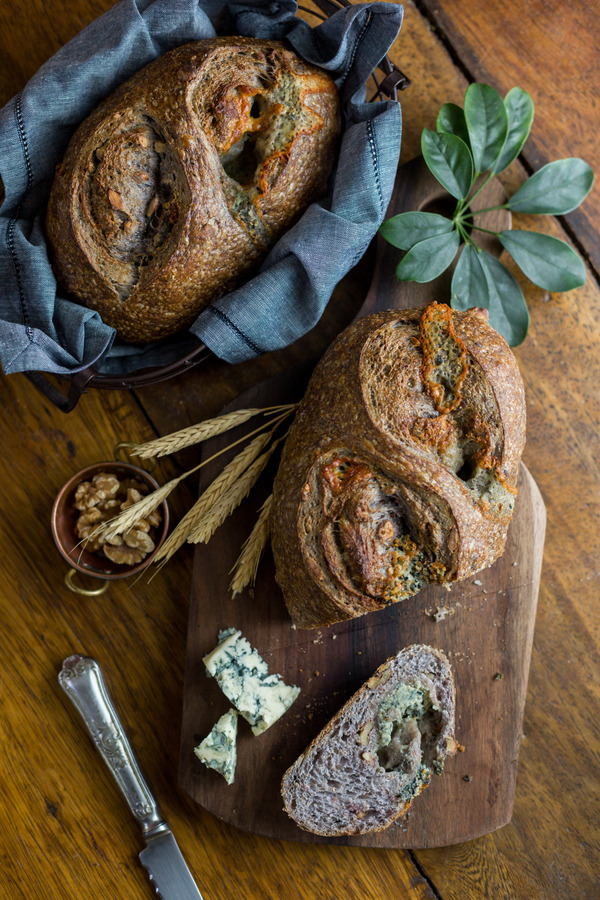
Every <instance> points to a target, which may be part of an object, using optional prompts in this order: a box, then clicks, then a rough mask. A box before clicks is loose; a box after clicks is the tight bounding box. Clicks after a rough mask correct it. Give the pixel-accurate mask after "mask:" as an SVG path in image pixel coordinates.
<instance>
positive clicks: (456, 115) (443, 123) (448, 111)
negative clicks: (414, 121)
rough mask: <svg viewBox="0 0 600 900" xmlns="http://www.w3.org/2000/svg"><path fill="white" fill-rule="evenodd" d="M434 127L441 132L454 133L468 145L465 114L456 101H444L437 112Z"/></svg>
mask: <svg viewBox="0 0 600 900" xmlns="http://www.w3.org/2000/svg"><path fill="white" fill-rule="evenodd" d="M435 127H436V128H437V130H438V132H440V133H441V134H455V135H456V136H457V137H459V138H460V139H461V140H462V141H464V142H465V144H466V145H467V147H470V144H469V131H468V129H467V123H466V122H465V114H464V112H463V110H462V107H460V106H457V105H456V103H444V105H443V106H442V108H441V109H440V111H439V113H438V117H437V121H436V124H435Z"/></svg>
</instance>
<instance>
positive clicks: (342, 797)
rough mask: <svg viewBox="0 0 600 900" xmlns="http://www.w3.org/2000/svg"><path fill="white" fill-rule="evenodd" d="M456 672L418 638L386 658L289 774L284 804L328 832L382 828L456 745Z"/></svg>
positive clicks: (309, 825)
mask: <svg viewBox="0 0 600 900" xmlns="http://www.w3.org/2000/svg"><path fill="white" fill-rule="evenodd" d="M454 708H455V699H454V680H453V677H452V671H451V669H450V665H449V663H448V660H447V659H446V657H445V656H444V654H443V653H442V652H441V651H440V650H434V649H433V648H432V647H427V646H424V645H421V644H415V645H413V646H411V647H407V648H406V649H405V650H401V651H400V653H398V654H397V655H396V656H393V657H392V658H391V659H389V660H388V661H387V662H386V663H384V664H383V665H382V666H380V667H379V668H378V669H377V671H376V672H375V674H374V675H373V676H372V677H371V678H370V679H369V680H368V681H367V682H366V684H364V685H363V686H362V687H361V688H360V690H358V691H357V693H356V694H354V696H353V697H351V698H350V700H348V702H347V703H346V704H345V706H343V707H342V709H341V710H340V711H339V712H338V713H337V714H336V715H335V716H334V717H333V719H332V720H331V721H330V722H329V723H328V724H327V725H326V726H325V728H324V729H323V731H322V732H321V733H320V734H319V735H318V736H317V737H316V738H315V740H314V741H313V742H312V744H311V745H310V746H309V747H308V749H307V750H305V751H304V753H303V754H302V755H301V756H300V758H299V759H298V760H297V761H296V762H295V763H294V764H293V766H291V767H290V768H289V769H288V770H287V772H286V773H285V775H284V776H283V780H282V784H281V795H282V797H283V801H284V806H285V811H286V812H287V813H288V815H289V816H291V818H292V819H294V821H295V822H296V823H297V824H298V825H299V826H300V828H303V829H304V830H306V831H311V832H313V833H315V834H322V835H342V834H363V833H365V832H368V831H382V830H383V829H384V828H387V827H388V826H389V825H391V823H392V822H393V821H394V820H395V819H397V818H399V817H400V816H402V815H404V814H405V813H406V812H407V811H408V808H409V806H410V805H411V803H412V801H413V800H414V798H415V797H416V796H418V794H420V792H421V791H422V790H423V788H424V787H426V786H427V785H428V784H429V782H430V779H431V775H432V773H436V774H438V775H439V774H441V772H442V769H443V767H444V761H445V759H446V758H447V757H448V756H452V755H453V754H454V753H455V752H456V748H457V744H456V741H455V739H454Z"/></svg>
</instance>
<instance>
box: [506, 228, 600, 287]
mask: <svg viewBox="0 0 600 900" xmlns="http://www.w3.org/2000/svg"><path fill="white" fill-rule="evenodd" d="M498 238H499V240H500V243H501V244H502V246H503V247H504V249H505V250H507V251H508V252H509V253H510V255H511V256H512V258H513V259H514V261H515V262H516V264H517V265H518V266H519V268H520V269H522V271H523V272H524V273H525V275H527V277H528V278H529V279H530V280H531V281H533V283H534V284H537V285H539V286H540V287H541V288H544V289H545V290H547V291H571V290H573V288H577V287H581V285H582V284H585V279H586V271H585V266H584V264H583V261H582V260H581V259H580V258H579V256H578V255H577V254H576V253H575V251H574V250H572V249H571V247H569V245H568V244H565V242H564V241H560V240H559V239H558V238H555V237H551V236H550V235H549V234H539V233H538V232H537V231H502V232H501V233H500V234H499V235H498Z"/></svg>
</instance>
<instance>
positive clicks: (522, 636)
mask: <svg viewBox="0 0 600 900" xmlns="http://www.w3.org/2000/svg"><path fill="white" fill-rule="evenodd" d="M437 190H438V187H437V184H436V183H434V182H432V180H431V179H430V177H429V174H428V172H427V171H426V170H425V169H424V167H423V165H422V162H421V161H415V163H412V164H409V165H408V166H405V167H403V168H402V169H401V170H400V172H399V177H398V181H397V185H396V191H395V194H394V197H393V199H392V202H391V204H390V209H389V210H388V215H391V214H393V212H394V211H395V210H402V209H415V208H418V207H419V206H420V207H421V208H423V207H425V208H428V209H435V208H436V204H437V202H438V199H439V202H440V203H442V202H443V197H441V198H438V197H437V195H436V192H437ZM495 199H496V198H495V197H494V196H493V195H492V196H490V194H489V193H487V194H482V196H481V197H480V202H483V203H485V204H486V205H487V206H489V205H493V202H494V200H495ZM490 201H492V202H490ZM496 202H497V201H496ZM438 208H439V207H438ZM486 215H487V216H488V222H487V224H486V226H485V227H489V226H490V224H493V223H490V221H489V215H490V214H486ZM494 215H497V214H494ZM502 227H506V225H504V224H503V225H502ZM397 258H398V252H397V251H394V250H393V248H389V247H388V245H385V244H383V242H382V244H381V245H380V246H379V247H378V265H377V267H376V269H375V272H374V278H373V284H372V287H371V290H370V291H369V294H368V296H367V298H366V300H365V304H364V305H363V307H362V309H361V313H360V314H361V315H362V314H365V313H366V312H371V311H374V310H375V309H383V308H391V307H395V308H408V307H411V306H417V305H424V304H425V303H427V302H429V301H431V300H433V299H440V300H443V299H444V298H445V297H447V296H448V276H442V278H441V279H438V282H437V283H431V284H428V285H413V284H411V285H406V284H405V285H402V284H399V283H398V282H397V281H396V279H395V277H394V274H393V273H394V268H395V264H396V263H397ZM310 368H311V366H308V367H307V369H306V370H301V371H294V372H289V373H286V374H285V375H282V376H278V377H277V378H275V379H271V380H270V381H268V382H266V383H264V384H262V385H259V386H258V387H256V388H253V389H252V390H251V391H249V392H247V393H246V394H244V395H243V396H241V397H240V398H238V399H237V400H236V401H235V402H234V403H232V404H231V405H230V407H228V409H233V408H245V407H250V406H270V405H272V404H274V403H281V402H289V401H293V400H296V399H299V398H300V396H301V395H302V392H303V389H304V386H305V384H306V381H307V379H308V376H309V373H310ZM244 427H245V428H246V430H249V429H248V427H247V426H244ZM242 432H243V428H242V429H241V430H240V432H232V433H230V434H229V435H227V436H226V437H225V438H219V439H215V440H214V441H213V442H212V443H211V445H210V446H209V447H208V448H207V452H208V453H209V455H210V454H212V453H214V452H215V450H216V449H219V447H222V446H224V445H225V444H227V443H229V442H230V441H231V439H232V438H235V437H237V436H238V433H242ZM275 465H276V463H275V462H274V466H275ZM222 466H223V458H221V459H220V461H219V462H217V463H215V464H211V466H207V467H206V469H205V470H204V474H203V478H202V483H201V486H200V488H201V490H202V489H204V487H206V486H207V485H208V484H209V483H210V481H211V480H212V478H213V477H215V475H216V474H217V473H218V472H219V471H220V470H221V468H222ZM273 474H274V467H272V468H271V469H270V470H268V471H266V472H265V475H264V476H263V478H262V480H261V482H259V484H258V485H257V486H256V488H255V489H254V490H253V491H252V493H251V495H250V497H249V499H248V500H247V501H246V502H245V503H244V504H243V505H242V506H241V507H240V508H239V510H237V511H236V513H235V514H234V515H232V516H231V517H230V518H229V519H228V520H227V523H226V524H225V525H224V526H222V527H221V528H220V529H219V530H218V531H217V533H216V534H215V536H214V537H213V538H212V540H211V542H210V543H209V544H208V545H200V546H198V547H197V549H196V552H195V557H194V570H193V579H192V591H191V601H190V614H189V626H188V638H187V659H186V671H185V683H184V703H183V722H182V736H181V754H180V768H179V783H180V785H181V787H182V788H183V789H184V790H185V791H186V792H187V793H188V794H189V795H190V796H191V797H192V798H193V799H194V800H195V801H196V802H198V803H199V804H201V805H202V806H203V807H204V808H205V809H207V810H209V811H210V812H212V813H213V814H214V815H215V816H217V817H218V818H220V819H222V820H223V821H225V822H227V823H230V824H232V825H235V826H237V827H239V828H242V829H244V830H246V831H250V832H254V833H256V834H260V835H265V836H269V837H274V838H283V839H289V840H299V841H313V842H319V843H331V844H349V845H357V846H371V847H390V848H402V847H404V848H414V849H416V848H424V847H439V846H445V845H448V844H453V843H459V842H463V841H467V840H470V839H472V838H475V837H478V836H479V835H482V834H486V833H487V832H489V831H493V830H494V829H496V828H499V827H501V826H502V825H505V824H506V823H507V822H509V821H510V818H511V814H512V807H513V801H514V793H515V781H516V770H517V759H518V753H519V746H520V741H521V728H522V721H523V711H524V705H525V694H526V690H527V679H528V672H529V660H530V654H531V645H532V639H533V629H534V621H535V609H536V602H537V595H538V588H539V579H540V570H541V561H542V551H543V541H544V529H545V510H544V504H543V501H542V499H541V496H540V493H539V491H538V489H537V487H536V485H535V482H534V481H533V479H532V478H531V476H530V474H529V473H528V471H527V469H526V468H525V467H524V466H521V471H520V477H519V496H518V498H517V503H516V507H515V513H514V516H513V520H512V522H511V525H510V529H509V534H508V540H507V546H506V550H505V553H504V555H503V556H502V557H501V559H499V560H498V561H497V562H496V563H495V564H494V565H493V566H492V567H491V568H489V569H487V570H486V571H484V572H482V573H480V574H479V575H477V576H476V577H475V578H472V579H469V580H468V581H465V582H462V583H458V584H455V585H452V586H451V588H450V589H446V588H445V587H443V586H432V587H428V588H426V589H424V590H423V591H421V592H420V593H419V594H418V595H416V596H415V597H412V598H410V599H408V600H405V601H403V602H402V603H399V604H397V605H394V606H392V607H388V608H386V609H384V610H381V611H379V612H375V613H371V614H369V615H367V616H363V617H361V618H358V619H354V620H352V621H350V622H344V623H339V624H337V625H334V626H330V627H327V628H318V629H314V630H301V629H296V628H294V627H293V626H292V625H291V622H290V619H289V617H288V614H287V611H286V608H285V605H284V603H283V599H282V596H281V593H280V591H279V589H278V588H277V586H276V584H275V580H274V568H273V561H272V557H271V554H270V552H268V553H266V554H265V556H264V558H263V560H262V561H261V564H260V567H259V572H258V577H257V581H256V586H255V588H254V590H252V591H245V592H244V593H243V594H241V595H238V596H237V597H236V598H232V597H231V593H230V591H229V589H228V586H229V582H230V579H231V575H230V572H231V569H232V567H233V565H234V563H235V561H236V559H237V556H238V554H239V550H240V548H241V545H242V543H243V541H244V540H245V539H246V537H247V536H248V534H249V533H250V531H251V529H252V526H253V525H254V523H255V521H256V517H257V510H258V509H259V507H260V505H261V504H262V502H263V500H264V499H265V497H266V496H267V495H268V494H269V493H270V490H271V485H272V478H273ZM230 627H235V628H239V629H240V630H241V631H242V633H243V634H244V635H245V636H246V637H247V638H248V640H249V641H250V642H251V644H252V645H253V646H254V647H256V649H257V650H258V651H259V653H260V654H261V655H262V656H263V658H264V659H265V661H266V662H267V664H268V666H269V670H270V671H272V672H277V673H279V674H281V675H282V677H283V678H284V680H285V681H286V683H288V684H296V685H298V686H299V687H300V688H301V694H300V696H299V698H298V699H297V700H296V702H295V704H294V705H293V706H292V708H291V709H290V710H289V711H288V712H287V713H286V714H285V716H284V717H283V718H282V719H280V720H279V722H277V723H276V724H275V725H273V726H272V727H271V728H270V729H269V730H267V731H266V732H265V733H264V734H262V735H260V736H258V737H255V736H254V735H253V734H252V732H251V731H250V727H249V726H248V725H247V723H245V722H244V721H243V720H240V727H239V735H238V764H237V770H236V777H235V782H234V784H232V785H227V784H226V783H225V781H224V780H223V778H222V777H221V776H220V775H218V774H217V773H215V772H213V771H210V770H208V769H207V768H206V767H205V766H203V765H202V764H201V763H200V761H199V760H198V759H197V758H196V757H195V756H194V753H193V748H194V746H196V745H197V744H198V743H199V742H200V740H202V738H203V737H205V736H206V734H208V732H209V731H210V729H211V728H212V727H213V725H214V723H215V722H216V721H217V719H218V718H219V716H220V715H222V713H224V712H226V710H227V709H228V708H229V703H228V701H227V699H226V698H225V696H224V695H223V694H222V693H221V691H220V689H219V688H218V686H217V684H216V682H215V681H214V679H212V678H209V677H208V676H207V674H206V671H205V668H204V663H203V661H202V659H203V656H204V655H205V654H206V653H208V652H209V651H210V650H212V649H213V648H214V646H215V645H216V642H217V634H218V632H219V631H220V630H221V629H223V628H230ZM413 643H425V644H430V645H431V646H434V647H439V648H441V649H442V650H444V651H445V653H446V654H447V656H448V658H449V660H450V663H451V665H452V668H453V672H454V677H455V682H456V698H457V700H456V703H457V721H456V736H457V739H458V741H459V743H460V744H461V745H462V746H463V747H464V751H462V752H459V753H458V754H457V755H456V756H455V757H454V758H453V759H451V760H448V762H447V763H446V767H445V771H444V774H443V775H442V776H441V777H437V776H434V778H433V780H432V783H431V784H430V786H429V787H428V788H427V790H425V791H424V792H423V793H422V794H421V796H420V797H418V798H417V799H416V800H415V802H414V804H413V807H412V809H411V810H410V812H409V814H408V816H406V817H405V818H404V819H401V820H400V821H399V822H398V823H397V824H395V825H392V826H391V827H390V828H389V829H387V830H386V831H383V832H380V833H377V834H369V835H364V836H361V837H349V838H322V837H319V836H316V835H312V834H309V833H307V832H304V831H302V830H301V829H299V828H298V827H297V826H296V825H295V824H294V822H293V821H292V820H291V819H289V818H288V817H287V815H286V814H285V813H284V812H283V809H282V805H283V804H282V801H281V796H280V792H279V790H280V782H281V777H282V775H283V773H284V772H285V770H286V769H287V767H288V766H289V765H291V764H292V763H293V762H294V760H295V759H296V758H297V757H298V756H299V755H300V753H301V752H302V751H303V750H304V749H305V748H306V747H307V746H308V744H309V743H310V742H311V740H312V739H313V738H314V737H315V736H316V735H317V734H318V732H319V731H320V730H321V728H322V727H323V726H324V725H325V724H326V723H327V722H328V721H329V719H330V718H331V716H332V715H333V714H334V713H335V712H337V710H338V709H339V708H340V707H341V706H342V705H343V703H345V701H346V700H347V699H348V698H349V697H350V696H351V695H352V694H353V693H354V692H355V691H356V690H357V689H358V688H359V687H360V685H361V684H362V683H363V682H364V681H365V680H366V679H367V678H369V676H370V675H371V674H372V673H373V672H374V671H375V669H376V668H377V667H378V666H379V665H380V664H381V663H382V662H384V661H385V660H386V659H387V658H388V657H389V656H392V655H393V654H395V653H397V652H398V650H399V649H401V648H402V647H406V646H408V645H409V644H413Z"/></svg>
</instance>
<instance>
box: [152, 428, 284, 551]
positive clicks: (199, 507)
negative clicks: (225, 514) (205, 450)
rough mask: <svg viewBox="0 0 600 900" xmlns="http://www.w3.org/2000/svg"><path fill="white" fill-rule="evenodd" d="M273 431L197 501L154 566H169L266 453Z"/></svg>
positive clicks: (227, 468)
mask: <svg viewBox="0 0 600 900" xmlns="http://www.w3.org/2000/svg"><path fill="white" fill-rule="evenodd" d="M274 431H275V429H274V428H272V429H271V431H267V432H266V433H264V434H259V435H258V437H256V438H254V440H253V441H252V442H251V443H250V444H248V446H247V447H245V448H244V450H242V452H241V453H238V455H237V456H235V457H234V458H233V459H232V460H231V462H229V463H228V464H227V465H226V466H225V468H224V469H223V471H222V472H221V473H220V474H219V475H218V476H217V477H216V478H215V480H214V481H212V482H211V483H210V484H209V486H208V487H207V488H206V490H205V491H204V493H203V494H202V495H201V496H200V497H199V498H198V500H196V502H195V503H194V505H193V506H192V508H191V509H190V510H188V512H187V513H186V514H185V516H183V518H182V519H181V521H180V522H179V524H178V525H177V527H176V528H175V529H174V530H173V532H172V533H171V534H170V535H169V537H168V538H167V540H166V541H165V543H164V544H163V545H162V547H161V548H160V550H159V551H158V553H157V554H156V556H155V557H154V561H155V562H159V561H160V560H164V561H165V562H167V561H168V560H169V559H170V558H171V557H172V556H173V554H174V553H175V552H176V550H179V548H180V547H181V546H182V544H184V543H185V541H186V540H187V539H188V536H189V535H190V534H191V533H192V532H193V531H194V530H195V529H196V528H197V526H198V525H199V523H200V521H201V520H202V519H203V518H204V516H206V514H207V512H208V511H209V510H210V508H211V507H212V506H213V505H214V503H216V501H217V500H218V499H219V497H220V496H221V495H222V494H224V493H225V492H226V491H227V490H228V489H229V488H230V487H231V485H232V484H234V482H235V481H236V480H237V479H238V478H239V476H240V475H241V474H242V472H244V470H245V469H246V468H247V467H248V466H249V465H250V464H251V463H252V462H253V461H254V460H255V459H256V457H257V456H258V454H259V453H260V452H261V451H262V450H264V448H265V447H266V445H267V444H268V442H269V441H270V440H271V438H272V437H273V432H274Z"/></svg>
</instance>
